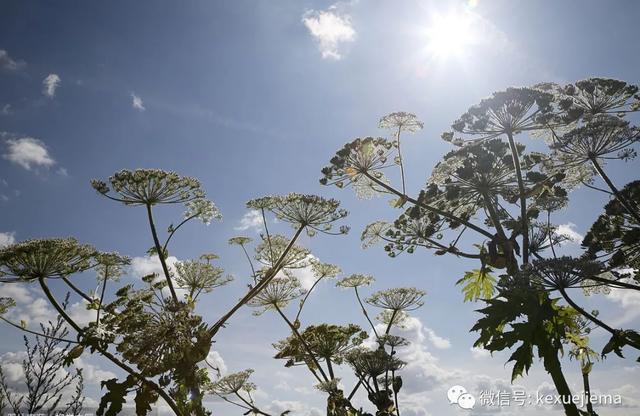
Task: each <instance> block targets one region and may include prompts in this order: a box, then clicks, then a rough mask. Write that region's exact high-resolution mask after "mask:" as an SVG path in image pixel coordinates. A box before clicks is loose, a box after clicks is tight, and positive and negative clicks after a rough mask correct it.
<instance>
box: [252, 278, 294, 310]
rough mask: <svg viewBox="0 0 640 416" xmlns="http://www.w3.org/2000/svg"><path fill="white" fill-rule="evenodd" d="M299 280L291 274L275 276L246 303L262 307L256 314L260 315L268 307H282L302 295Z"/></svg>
mask: <svg viewBox="0 0 640 416" xmlns="http://www.w3.org/2000/svg"><path fill="white" fill-rule="evenodd" d="M305 293H306V292H305V291H304V289H302V287H301V285H300V281H299V280H298V279H296V278H295V277H293V276H285V277H276V278H274V279H273V280H271V281H270V282H269V283H268V284H267V285H266V286H265V287H264V289H262V290H261V291H260V292H258V294H257V295H255V296H254V297H253V298H252V299H251V300H250V301H249V303H248V305H249V306H253V307H258V308H262V310H258V311H257V312H256V314H258V315H260V314H262V313H263V312H265V311H267V310H269V309H283V308H285V307H286V306H287V305H288V304H289V302H291V301H292V300H294V299H297V298H299V297H301V296H303V295H304V294H305Z"/></svg>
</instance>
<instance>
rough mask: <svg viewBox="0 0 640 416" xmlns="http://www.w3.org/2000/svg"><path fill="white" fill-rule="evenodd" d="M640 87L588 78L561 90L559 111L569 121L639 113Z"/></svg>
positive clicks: (614, 80)
mask: <svg viewBox="0 0 640 416" xmlns="http://www.w3.org/2000/svg"><path fill="white" fill-rule="evenodd" d="M639 98H640V97H639V96H638V86H637V85H631V84H627V83H626V82H624V81H619V80H617V79H609V78H587V79H583V80H581V81H578V82H576V83H574V84H569V85H567V86H566V87H563V88H560V89H559V90H558V99H559V103H560V108H561V109H562V110H563V111H564V113H565V116H566V118H567V119H569V120H575V119H576V118H578V117H586V118H588V117H590V116H594V115H597V114H607V113H613V114H619V113H625V112H628V111H636V110H638V108H639V107H638V104H640V100H639Z"/></svg>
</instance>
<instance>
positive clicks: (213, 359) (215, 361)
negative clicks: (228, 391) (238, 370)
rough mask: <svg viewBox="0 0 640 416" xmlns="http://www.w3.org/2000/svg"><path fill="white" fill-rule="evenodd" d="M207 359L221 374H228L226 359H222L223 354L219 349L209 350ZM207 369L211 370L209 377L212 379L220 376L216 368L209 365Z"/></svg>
mask: <svg viewBox="0 0 640 416" xmlns="http://www.w3.org/2000/svg"><path fill="white" fill-rule="evenodd" d="M206 361H207V364H209V365H210V366H212V367H215V368H217V369H218V371H219V372H220V375H221V376H224V375H226V374H227V371H228V369H227V364H225V362H224V360H223V359H222V356H221V355H220V353H219V352H218V351H209V354H207V359H206ZM207 371H208V372H209V378H210V379H211V380H214V379H216V378H218V374H217V371H216V370H214V369H212V368H210V367H209V366H207Z"/></svg>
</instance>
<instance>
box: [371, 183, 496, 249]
mask: <svg viewBox="0 0 640 416" xmlns="http://www.w3.org/2000/svg"><path fill="white" fill-rule="evenodd" d="M364 175H365V176H366V177H367V178H369V179H370V180H371V181H373V182H375V183H376V184H377V185H379V186H381V187H383V188H384V189H386V190H387V191H389V192H391V193H392V194H394V195H396V196H399V197H400V198H401V199H405V200H407V201H409V202H411V203H412V204H413V205H416V206H419V207H420V208H424V209H426V210H427V211H431V212H434V213H436V214H438V215H442V216H443V217H445V218H448V219H450V220H453V221H456V222H459V223H460V224H464V225H466V226H467V227H469V228H471V229H472V230H474V231H476V232H478V233H480V234H482V235H484V236H485V237H488V238H493V234H491V233H490V232H489V231H487V230H485V229H482V228H480V227H478V226H477V225H475V224H472V223H470V222H469V221H466V220H464V219H462V218H460V217H458V216H456V215H454V214H451V213H449V212H447V211H443V210H441V209H438V208H436V207H433V206H431V205H429V204H425V203H423V202H420V201H418V200H416V199H414V198H411V197H410V196H409V195H407V194H405V193H403V192H400V191H398V190H397V189H395V188H393V187H392V186H389V185H387V184H386V183H384V182H382V181H381V180H379V179H378V178H376V177H374V176H372V175H371V174H369V172H364Z"/></svg>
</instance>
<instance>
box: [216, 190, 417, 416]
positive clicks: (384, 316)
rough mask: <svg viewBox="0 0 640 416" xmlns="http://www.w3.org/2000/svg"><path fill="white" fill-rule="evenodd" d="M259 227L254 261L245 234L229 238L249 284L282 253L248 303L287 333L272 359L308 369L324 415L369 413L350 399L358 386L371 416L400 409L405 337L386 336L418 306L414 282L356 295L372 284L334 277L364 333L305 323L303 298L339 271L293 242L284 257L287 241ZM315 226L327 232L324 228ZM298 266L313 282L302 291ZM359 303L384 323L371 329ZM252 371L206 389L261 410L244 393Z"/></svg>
mask: <svg viewBox="0 0 640 416" xmlns="http://www.w3.org/2000/svg"><path fill="white" fill-rule="evenodd" d="M262 203H263V200H258V201H257V202H252V203H250V204H249V206H250V207H251V208H253V209H262V205H261V204H262ZM275 212H276V215H278V218H281V219H282V218H287V217H288V216H289V215H288V214H287V215H285V213H284V212H281V211H279V210H278V209H276V210H275ZM266 225H267V223H266V222H264V223H263V227H264V230H263V233H261V234H260V241H258V242H257V244H255V254H254V256H253V260H252V256H250V255H249V247H250V245H252V243H253V241H252V239H251V238H249V237H245V236H238V237H233V238H231V239H230V240H229V244H230V245H235V246H238V247H239V248H240V249H241V251H242V253H243V254H244V257H245V258H246V260H247V263H248V266H249V269H250V271H251V275H252V276H253V279H254V281H255V282H257V281H258V280H259V279H260V278H261V276H264V275H265V273H267V272H268V271H269V270H271V269H273V267H274V264H275V262H277V261H279V260H278V259H283V260H281V261H282V262H283V268H282V271H281V272H280V273H279V274H278V275H276V276H275V277H274V278H273V280H271V281H270V282H269V283H268V284H267V285H266V286H265V287H264V289H263V290H262V291H261V292H260V293H258V294H256V296H255V297H254V298H253V299H251V300H250V301H249V302H248V305H249V306H250V307H253V308H255V311H254V315H256V316H259V315H262V314H264V313H266V312H271V313H274V314H276V315H277V316H278V317H279V318H280V319H281V320H282V322H283V324H284V325H285V326H286V328H287V329H288V330H289V331H290V336H289V337H287V338H286V339H283V340H280V341H278V342H276V343H274V344H273V347H274V348H275V350H276V351H277V352H276V355H275V358H277V359H282V360H285V367H293V366H303V367H305V368H306V369H307V370H308V371H309V375H310V377H311V379H312V380H313V382H314V383H315V385H316V387H317V389H318V390H319V391H321V392H323V393H324V394H325V395H326V402H327V407H326V412H327V415H330V416H348V415H350V416H364V415H370V414H371V413H368V412H367V411H366V410H363V408H361V407H360V408H357V407H356V406H355V405H354V404H353V400H354V396H355V394H356V393H357V392H358V391H359V390H362V391H364V392H365V395H366V397H367V399H368V401H369V402H370V404H371V405H372V409H374V410H375V414H376V415H379V416H392V415H399V414H400V403H399V399H398V393H399V392H400V389H401V387H402V378H401V376H400V374H399V372H400V370H401V368H402V367H403V366H404V365H405V363H404V362H403V361H402V360H400V359H399V358H397V356H396V354H397V352H398V349H399V348H401V347H403V346H406V345H408V342H407V341H406V340H405V339H404V338H402V337H399V336H394V335H392V334H391V331H392V329H393V328H394V327H397V326H399V325H402V322H403V321H404V320H405V319H406V318H407V313H408V312H409V311H411V310H414V309H417V308H419V307H420V306H422V297H423V296H424V292H422V291H420V290H418V289H415V288H392V289H388V290H383V291H379V292H375V293H373V294H372V295H371V296H370V297H368V298H365V299H364V301H363V299H362V297H361V295H360V290H361V289H362V287H364V286H369V285H370V284H371V283H373V281H374V279H373V277H371V276H368V275H362V274H352V275H349V276H346V277H344V278H342V279H341V280H339V281H338V282H337V284H336V286H337V287H340V288H344V289H348V290H353V293H354V295H355V299H356V300H357V302H358V305H359V307H360V310H361V311H362V313H363V316H364V318H365V320H366V322H367V324H368V325H369V326H370V329H371V332H370V333H368V332H367V331H365V330H363V329H362V328H361V327H360V326H358V325H356V324H346V325H334V324H327V323H320V324H307V323H306V322H307V320H306V319H304V313H303V312H304V310H305V306H306V305H307V304H308V302H309V300H310V296H311V295H312V293H314V291H315V290H316V289H317V287H318V285H319V284H320V283H321V282H322V281H323V280H327V279H332V278H336V277H337V276H338V275H339V274H340V273H341V270H340V268H339V267H338V266H336V265H332V264H328V263H322V262H320V261H319V260H318V259H317V258H315V257H314V256H312V255H311V253H310V252H309V251H308V250H307V249H305V248H304V247H301V246H299V245H296V244H294V245H292V246H291V247H290V248H289V253H288V254H287V255H286V256H283V254H282V253H283V251H284V249H285V247H286V245H287V239H286V238H285V237H283V236H281V235H278V234H273V235H272V234H270V233H269V230H268V228H267V226H266ZM317 231H321V232H329V230H323V229H318V230H317ZM301 269H306V270H310V271H311V273H312V275H313V278H314V279H313V282H312V283H311V285H310V287H309V288H308V289H305V288H303V287H302V286H301V281H300V279H299V278H298V277H297V273H298V272H299V271H300V270H301ZM365 303H367V304H369V305H370V306H373V307H376V308H380V309H381V310H382V313H381V314H380V315H379V316H378V320H379V321H380V322H381V324H383V325H384V328H385V329H384V331H378V328H377V327H376V325H375V324H374V322H373V320H372V319H371V317H370V315H369V313H368V312H367V308H366V306H365ZM252 371H253V370H251V369H247V370H244V371H241V372H238V373H233V374H230V375H228V376H226V377H224V378H222V379H220V380H218V381H216V382H215V383H214V384H213V386H212V387H211V390H212V391H213V392H214V393H215V394H216V395H217V396H219V397H221V398H222V399H223V400H225V401H227V402H229V403H231V404H234V405H236V406H237V407H240V408H242V409H244V410H245V411H247V412H255V413H258V414H262V415H266V413H265V412H264V411H263V410H260V409H258V408H257V407H256V405H255V403H254V400H253V397H252V396H251V392H252V391H253V390H255V386H254V385H253V384H252V383H251V382H249V376H250V375H251V372H252ZM345 372H346V373H351V374H353V375H354V376H355V379H356V380H357V381H356V383H355V385H353V386H350V388H349V390H348V391H347V392H346V393H345V390H344V389H345V386H344V385H343V383H341V380H342V379H343V377H341V374H342V375H344V374H345Z"/></svg>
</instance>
